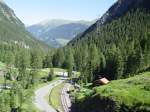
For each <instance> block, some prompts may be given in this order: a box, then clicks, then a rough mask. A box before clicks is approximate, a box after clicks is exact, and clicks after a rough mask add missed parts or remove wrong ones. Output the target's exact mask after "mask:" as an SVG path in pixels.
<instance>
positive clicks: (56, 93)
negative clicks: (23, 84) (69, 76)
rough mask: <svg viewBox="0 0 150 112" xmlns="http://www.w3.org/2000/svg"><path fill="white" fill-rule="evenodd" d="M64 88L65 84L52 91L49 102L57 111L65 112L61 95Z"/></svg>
mask: <svg viewBox="0 0 150 112" xmlns="http://www.w3.org/2000/svg"><path fill="white" fill-rule="evenodd" d="M63 87H64V83H62V84H59V85H58V86H56V87H55V88H54V89H52V91H51V93H50V95H49V102H50V104H51V105H52V106H53V107H54V108H55V109H57V110H60V111H61V112H63V111H62V110H63V108H62V104H61V97H60V93H61V90H62V88H63Z"/></svg>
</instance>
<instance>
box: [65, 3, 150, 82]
mask: <svg viewBox="0 0 150 112" xmlns="http://www.w3.org/2000/svg"><path fill="white" fill-rule="evenodd" d="M149 11H150V1H149V0H118V1H117V2H116V3H115V4H114V5H113V6H112V7H111V8H110V9H109V10H108V11H107V12H106V13H105V14H104V16H103V17H102V18H100V19H99V20H98V21H97V22H96V23H95V24H94V25H92V26H91V27H90V28H89V29H88V30H86V31H85V32H84V33H83V34H81V35H79V36H77V37H76V38H75V39H73V40H72V41H71V42H70V43H69V44H68V46H66V47H71V46H72V48H73V49H74V51H75V52H74V56H75V57H76V59H75V66H76V68H78V66H79V68H83V70H81V71H83V75H85V76H84V78H83V80H84V81H85V82H86V81H87V80H88V82H91V81H92V80H93V79H94V78H96V77H97V75H101V76H105V77H107V78H108V79H118V78H125V77H128V76H129V74H130V73H137V72H140V71H145V70H149V69H150V64H149V63H150V21H149V20H150V12H149ZM79 60H80V61H81V60H82V62H81V63H80V62H79ZM87 60H88V61H87ZM89 60H90V61H89ZM81 66H82V67H81ZM79 68H78V69H79ZM89 68H90V69H89Z"/></svg>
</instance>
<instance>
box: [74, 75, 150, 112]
mask: <svg viewBox="0 0 150 112" xmlns="http://www.w3.org/2000/svg"><path fill="white" fill-rule="evenodd" d="M75 96H76V101H77V102H78V103H79V104H80V106H81V105H82V107H83V108H82V109H85V108H86V107H88V105H89V107H88V108H90V109H91V108H94V109H106V108H108V107H109V108H108V109H110V107H111V105H112V102H114V103H115V106H116V107H115V106H114V107H113V108H115V109H116V108H117V109H120V110H119V111H120V112H122V110H123V109H126V110H128V111H133V110H134V109H136V110H137V111H150V72H145V73H141V74H138V75H136V76H134V77H131V78H128V79H121V80H115V81H111V82H110V83H109V84H108V85H104V86H99V87H95V88H93V89H92V90H90V89H85V88H83V89H81V91H80V92H78V93H76V94H75ZM85 104H86V105H87V106H85ZM103 104H105V105H103ZM90 105H91V106H90ZM98 105H103V106H98ZM84 106H85V107H84ZM88 108H87V109H88ZM109 111H110V110H109ZM87 112H88V111H87Z"/></svg>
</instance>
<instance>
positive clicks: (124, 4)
mask: <svg viewBox="0 0 150 112" xmlns="http://www.w3.org/2000/svg"><path fill="white" fill-rule="evenodd" d="M136 8H145V9H150V0H118V2H116V3H115V4H114V5H113V6H112V7H111V8H110V9H109V10H108V11H107V12H106V13H105V14H104V16H103V17H102V18H101V19H100V20H99V21H98V22H100V23H101V24H105V23H107V22H111V20H114V19H117V18H119V17H120V16H122V15H124V14H125V13H126V12H128V11H130V10H132V9H136Z"/></svg>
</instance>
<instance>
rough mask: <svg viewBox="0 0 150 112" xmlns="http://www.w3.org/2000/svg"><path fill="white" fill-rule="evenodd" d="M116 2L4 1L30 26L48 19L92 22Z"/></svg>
mask: <svg viewBox="0 0 150 112" xmlns="http://www.w3.org/2000/svg"><path fill="white" fill-rule="evenodd" d="M116 1H117V0H5V2H6V3H7V4H8V5H9V6H10V7H11V8H12V9H13V10H14V11H15V14H16V15H17V16H18V17H19V18H20V19H21V20H22V21H23V22H24V23H25V24H26V25H31V24H35V23H38V22H41V21H43V20H49V19H67V20H93V19H96V18H98V17H100V16H102V15H103V14H104V13H105V12H106V11H107V10H108V8H109V7H110V6H111V5H112V4H113V3H115V2H116Z"/></svg>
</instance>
